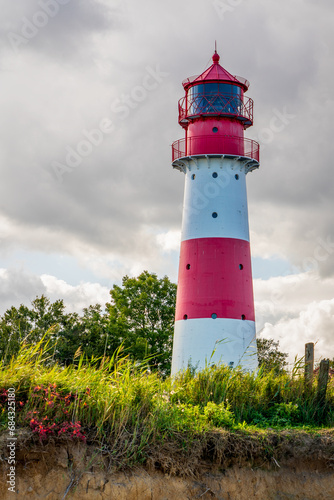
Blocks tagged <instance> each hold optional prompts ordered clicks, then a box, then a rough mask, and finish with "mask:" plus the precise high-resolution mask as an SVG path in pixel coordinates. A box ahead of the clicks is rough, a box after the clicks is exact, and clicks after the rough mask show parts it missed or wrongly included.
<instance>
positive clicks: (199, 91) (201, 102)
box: [188, 83, 243, 115]
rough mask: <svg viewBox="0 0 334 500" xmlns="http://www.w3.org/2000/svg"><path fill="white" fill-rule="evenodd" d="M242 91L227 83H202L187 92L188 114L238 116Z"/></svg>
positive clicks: (236, 86)
mask: <svg viewBox="0 0 334 500" xmlns="http://www.w3.org/2000/svg"><path fill="white" fill-rule="evenodd" d="M242 99H243V91H242V89H241V87H239V86H238V85H230V84H228V83H202V84H199V85H194V86H193V87H191V88H190V89H189V91H188V114H189V115H199V114H202V113H214V114H217V113H219V114H220V113H222V114H225V113H226V114H233V115H234V114H235V115H239V114H240V112H241V109H242Z"/></svg>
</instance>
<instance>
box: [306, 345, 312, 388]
mask: <svg viewBox="0 0 334 500" xmlns="http://www.w3.org/2000/svg"><path fill="white" fill-rule="evenodd" d="M313 371H314V343H313V342H309V343H308V344H305V385H306V386H307V387H309V388H311V387H312V382H313Z"/></svg>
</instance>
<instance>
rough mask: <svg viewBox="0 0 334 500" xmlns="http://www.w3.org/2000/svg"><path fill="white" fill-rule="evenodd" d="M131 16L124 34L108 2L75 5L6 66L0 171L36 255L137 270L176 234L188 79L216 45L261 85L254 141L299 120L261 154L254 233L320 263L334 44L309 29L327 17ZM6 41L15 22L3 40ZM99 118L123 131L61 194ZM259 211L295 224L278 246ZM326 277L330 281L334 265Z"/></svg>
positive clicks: (136, 8) (150, 7)
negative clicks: (71, 156)
mask: <svg viewBox="0 0 334 500" xmlns="http://www.w3.org/2000/svg"><path fill="white" fill-rule="evenodd" d="M20 5H21V6H22V5H26V3H24V2H22V3H20ZM112 5H116V7H115V9H117V8H118V7H117V5H118V4H117V3H116V4H112ZM191 6H192V7H193V9H192V10H191V9H189V7H191ZM127 9H128V13H129V15H128V16H125V19H126V21H124V22H123V21H122V19H121V17H122V16H121V15H120V16H118V15H117V13H116V12H115V10H113V9H112V8H108V4H107V3H106V2H105V3H103V4H102V3H100V2H74V1H72V2H70V3H69V4H68V5H66V6H64V8H63V9H62V13H60V14H59V17H58V16H57V18H56V17H55V18H54V19H53V20H52V22H51V21H50V23H49V25H48V26H47V29H46V30H44V31H43V33H42V32H41V35H40V36H38V37H36V39H35V40H32V44H31V49H29V51H26V52H22V54H21V56H20V58H18V59H14V60H13V61H11V63H9V62H8V60H6V64H8V65H9V67H10V69H11V73H10V74H5V73H4V74H3V79H2V88H3V90H4V92H5V96H4V92H3V93H2V96H1V95H0V102H1V106H2V109H3V116H2V118H1V120H2V122H1V124H2V128H3V130H4V133H3V134H2V136H1V138H0V141H1V153H0V154H1V166H0V169H1V172H2V176H3V178H4V179H6V181H5V183H2V185H1V186H0V193H1V200H2V201H1V203H2V205H1V211H2V213H3V214H5V215H6V216H8V217H9V218H10V219H12V220H13V221H14V222H15V224H16V225H17V227H21V228H22V230H21V231H22V232H23V233H24V234H25V235H26V236H25V237H26V245H27V247H29V245H30V246H34V245H36V241H34V240H36V239H38V244H39V245H43V248H49V247H50V246H51V244H50V241H51V240H52V245H56V247H57V249H61V250H62V251H65V249H66V248H67V251H68V252H71V251H72V249H73V247H75V246H76V245H77V246H80V245H91V247H92V248H94V249H97V250H99V251H101V252H107V251H111V252H118V253H119V255H120V256H122V255H124V254H126V255H132V256H133V258H134V259H136V258H138V255H139V254H138V252H143V253H147V252H150V251H151V250H150V248H153V246H152V245H153V243H152V242H153V237H152V238H149V237H148V236H147V235H145V230H144V227H145V226H149V225H151V226H152V228H154V231H159V230H163V229H164V230H169V229H178V228H180V226H181V204H182V197H183V182H184V180H183V176H182V175H181V174H179V172H176V171H173V170H172V168H171V150H170V144H171V142H172V141H174V140H176V139H178V138H180V137H182V135H183V130H182V129H181V128H180V127H179V126H178V124H177V101H178V99H179V98H180V97H182V95H183V88H182V86H181V80H182V79H183V78H185V77H187V76H189V75H191V74H194V73H200V72H201V71H202V70H204V69H205V66H207V65H208V64H209V63H210V56H211V52H212V50H213V40H214V38H215V37H217V38H218V46H221V55H222V58H221V62H222V64H223V65H224V66H225V67H226V68H227V69H228V70H229V71H231V72H233V73H236V74H241V75H243V76H245V77H246V78H249V79H250V80H251V84H252V85H251V88H250V91H249V95H250V96H251V97H252V98H254V100H255V126H254V128H253V130H250V131H249V132H247V134H246V135H247V136H249V137H252V136H253V137H257V136H259V135H261V132H262V135H263V130H264V129H266V128H268V126H269V125H270V121H271V119H272V116H273V109H274V108H277V109H278V110H280V111H282V110H283V109H284V107H286V109H287V110H288V112H289V113H291V114H293V115H295V118H294V119H293V120H291V123H290V124H289V125H287V126H286V127H285V128H284V129H283V130H281V131H280V132H278V133H275V134H273V140H272V141H271V142H268V143H267V144H263V146H264V148H263V153H262V164H261V168H260V170H259V171H258V172H255V173H253V174H251V176H249V179H248V192H249V201H250V205H251V207H252V210H253V213H254V214H255V216H256V217H258V223H256V221H254V220H251V228H252V224H253V227H254V228H256V230H257V233H258V234H259V235H260V237H261V238H262V239H265V240H268V245H269V244H271V245H272V248H275V250H276V249H278V250H280V253H284V254H286V256H287V257H288V258H290V259H291V260H292V261H293V262H294V263H297V264H298V262H299V263H300V262H303V260H304V259H305V258H306V257H307V256H308V255H311V256H312V252H313V247H312V245H313V241H312V239H309V238H308V237H307V236H306V234H307V231H308V230H309V228H310V227H314V225H315V226H316V228H317V232H316V234H315V236H314V239H315V240H316V238H317V237H322V238H324V237H327V235H331V234H332V216H331V213H332V189H333V187H332V179H333V177H332V166H331V138H330V135H329V134H330V132H329V131H330V128H331V116H332V113H329V112H328V111H329V104H328V103H326V101H330V99H331V97H330V96H331V89H330V85H329V82H330V81H332V76H333V74H332V73H333V70H332V68H331V67H327V66H326V64H327V63H326V61H327V60H328V54H326V52H325V51H324V50H323V48H322V46H321V43H322V41H323V39H324V40H325V39H326V43H328V41H329V40H330V41H331V43H332V34H331V31H329V23H328V22H327V20H326V19H325V18H323V17H322V18H320V21H319V22H320V23H321V24H322V29H321V30H320V33H319V29H318V30H317V29H316V27H314V23H313V20H314V9H315V11H316V12H321V13H322V12H323V11H322V8H321V7H320V6H319V11H318V10H317V9H316V8H315V7H312V9H311V8H310V9H311V10H308V9H307V8H306V7H305V8H304V9H303V11H302V14H303V15H301V11H300V9H299V8H297V7H295V8H294V7H293V5H292V4H289V6H288V7H286V6H285V7H284V8H283V7H280V6H279V4H277V2H272V1H268V2H266V3H265V6H264V4H263V2H261V1H255V2H252V6H251V7H250V6H249V5H248V3H247V2H244V5H240V7H237V8H235V10H234V11H233V12H231V13H230V14H229V17H228V18H226V20H224V21H222V20H220V19H219V18H218V17H217V15H216V14H215V10H214V8H213V6H212V5H211V4H210V2H201V1H199V0H197V1H196V2H193V1H192V2H190V1H186V2H184V3H182V5H181V4H180V5H179V2H176V1H174V0H173V1H172V2H170V3H168V4H164V5H163V6H161V5H160V4H158V3H157V2H153V1H151V0H145V1H144V2H141V3H140V4H139V3H135V2H132V3H131V2H128V4H127ZM279 9H281V10H282V12H281V13H280V12H279ZM22 12H23V11H22ZM149 12H150V13H151V17H149V16H148V15H147V14H148V13H149ZM31 13H32V10H31V9H30V10H29V11H24V14H23V13H22V15H26V16H27V17H29V15H31ZM14 14H15V15H16V16H17V18H16V21H17V22H18V20H19V19H20V16H21V13H20V14H19V16H18V14H17V11H16V12H15V13H14V12H11V13H9V12H8V11H7V14H6V15H7V16H8V19H9V21H10V22H11V23H13V22H14V21H13V19H14V17H13V16H14ZM185 15H187V22H186V23H184V18H185V17H184V16H185ZM321 15H322V16H323V14H321ZM167 21H168V22H167ZM172 21H173V27H174V28H173V29H174V32H171V30H170V23H171V22H172ZM113 23H114V24H113ZM203 23H204V26H206V27H210V30H209V29H203ZM250 26H251V27H252V30H251V32H252V35H251V36H250V38H249V43H248V44H247V46H245V45H244V44H243V43H234V42H233V43H231V40H234V36H235V32H236V30H237V31H238V32H242V33H248V32H249V29H250ZM120 27H121V28H122V30H123V31H121V30H119V29H118V28H120ZM116 28H117V29H116ZM6 29H8V22H7V23H6V24H5V26H4V27H3V32H2V33H3V34H4V33H5V32H6ZM194 32H198V33H200V35H199V36H197V37H194V36H193V33H194ZM180 33H182V35H181V34H180ZM91 35H94V36H91ZM95 35H96V36H95ZM97 35H99V36H97ZM102 35H103V36H102ZM71 58H72V59H73V61H74V62H73V64H68V62H69V61H70V59H71ZM63 61H67V63H66V64H64V63H63ZM10 64H11V66H10ZM156 64H159V65H160V67H161V70H163V71H164V72H166V73H169V76H168V77H166V78H164V79H163V80H162V82H161V84H159V85H158V87H157V88H156V89H155V90H152V91H150V92H148V93H147V96H146V97H145V99H143V101H142V102H136V103H135V107H134V108H133V109H132V108H131V109H129V116H127V117H126V118H124V119H122V118H121V113H115V112H113V111H111V109H110V107H111V104H112V103H113V102H114V101H115V99H121V98H122V95H123V94H129V93H130V94H131V91H133V89H134V88H135V87H138V86H140V85H141V84H142V79H143V76H144V75H145V71H146V67H147V66H151V67H155V65H156ZM103 118H110V119H111V120H112V121H113V122H114V124H115V129H114V131H113V132H112V133H110V134H108V135H107V136H106V137H105V139H104V141H103V144H102V145H99V146H98V147H94V148H92V149H93V150H92V154H91V155H89V156H87V157H86V158H84V159H83V161H82V162H81V164H80V165H78V166H77V167H76V168H74V169H72V170H71V172H69V173H66V174H64V176H63V183H62V184H58V183H57V179H55V177H54V172H53V171H52V168H51V164H52V162H54V161H58V162H64V158H65V155H66V148H67V147H71V148H76V147H77V145H78V143H79V142H80V141H81V140H82V139H83V138H84V137H83V133H82V131H83V130H84V129H86V130H92V129H95V128H96V127H97V126H98V124H99V122H100V120H102V119H103ZM253 207H254V208H253ZM263 207H266V209H265V210H266V212H267V213H269V212H270V210H271V212H272V213H276V214H279V215H280V217H279V218H277V219H275V223H277V224H278V225H280V222H283V221H284V220H285V221H288V222H289V224H282V228H281V229H280V228H277V230H276V232H275V235H277V237H276V239H275V241H274V242H273V241H270V238H271V236H270V235H271V234H272V224H273V221H272V220H271V218H270V217H263V218H262V217H261V216H260V212H261V210H262V209H263ZM268 207H270V210H269V211H268ZM319 220H321V224H319ZM43 229H44V235H45V237H44V238H43ZM52 234H54V235H55V236H54V237H51V235H52ZM17 238H18V240H17V241H21V240H20V236H19V235H18V236H17ZM57 240H58V241H57ZM20 244H21V243H20ZM320 269H321V272H324V273H325V272H326V273H331V272H334V264H333V259H331V258H328V260H327V261H326V262H322V263H320Z"/></svg>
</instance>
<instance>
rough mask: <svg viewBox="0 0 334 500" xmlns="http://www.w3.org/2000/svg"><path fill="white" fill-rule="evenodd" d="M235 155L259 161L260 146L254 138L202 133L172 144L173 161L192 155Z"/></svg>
mask: <svg viewBox="0 0 334 500" xmlns="http://www.w3.org/2000/svg"><path fill="white" fill-rule="evenodd" d="M206 154H216V155H222V154H225V155H233V156H245V157H247V158H252V159H253V160H256V161H259V159H260V146H259V144H258V143H257V142H256V141H253V140H252V139H245V138H244V137H234V136H230V135H214V136H213V135H204V136H203V135H200V136H193V137H188V139H187V142H186V140H185V139H179V140H178V141H175V142H173V144H172V158H173V161H174V160H177V159H178V158H182V157H184V156H191V155H206Z"/></svg>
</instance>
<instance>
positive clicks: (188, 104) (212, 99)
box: [179, 92, 254, 128]
mask: <svg viewBox="0 0 334 500" xmlns="http://www.w3.org/2000/svg"><path fill="white" fill-rule="evenodd" d="M253 106H254V102H253V99H250V97H243V98H242V97H241V96H238V95H231V94H220V93H219V92H218V93H217V94H196V95H193V96H191V95H189V94H188V96H187V97H182V99H180V100H179V123H180V125H182V124H185V123H187V122H188V121H189V120H191V119H194V118H196V117H198V116H203V115H205V116H208V115H213V116H217V115H218V116H230V117H233V118H237V119H238V120H241V121H242V122H243V123H244V127H245V128H247V127H250V126H251V125H252V124H253Z"/></svg>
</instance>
